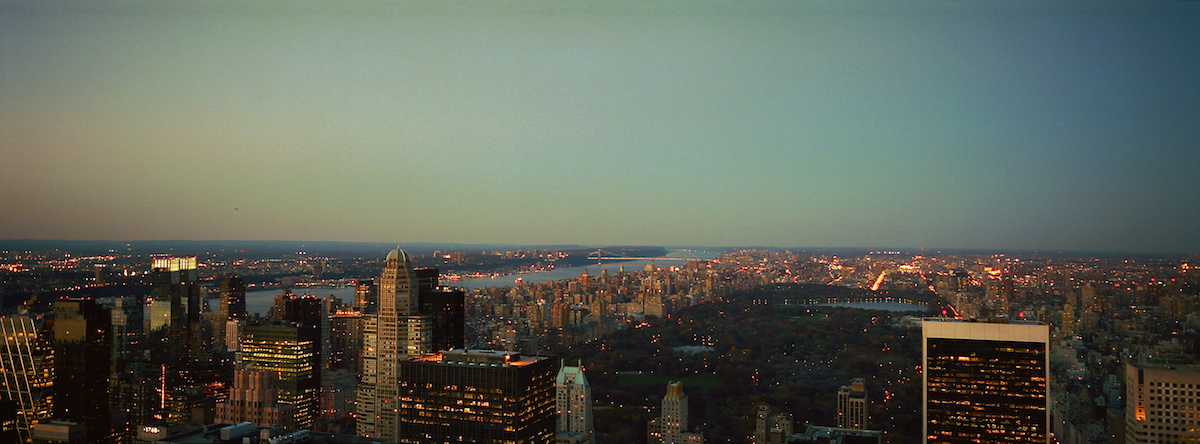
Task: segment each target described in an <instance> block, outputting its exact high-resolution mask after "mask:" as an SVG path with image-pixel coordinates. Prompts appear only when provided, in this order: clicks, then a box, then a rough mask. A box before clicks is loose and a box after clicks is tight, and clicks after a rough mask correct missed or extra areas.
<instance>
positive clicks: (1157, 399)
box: [1125, 359, 1200, 444]
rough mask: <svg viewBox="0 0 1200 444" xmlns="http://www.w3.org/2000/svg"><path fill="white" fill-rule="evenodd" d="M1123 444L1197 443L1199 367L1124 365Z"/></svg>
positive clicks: (1150, 362) (1183, 364)
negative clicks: (1124, 443)
mask: <svg viewBox="0 0 1200 444" xmlns="http://www.w3.org/2000/svg"><path fill="white" fill-rule="evenodd" d="M1125 402H1126V405H1125V437H1126V438H1125V442H1126V443H1129V444H1141V443H1174V442H1197V441H1200V428H1198V425H1200V424H1198V423H1200V421H1198V420H1197V419H1196V415H1197V413H1196V412H1198V411H1200V365H1194V364H1192V363H1191V361H1182V360H1174V362H1172V360H1168V359H1153V360H1142V361H1141V362H1138V363H1136V364H1134V363H1128V364H1125Z"/></svg>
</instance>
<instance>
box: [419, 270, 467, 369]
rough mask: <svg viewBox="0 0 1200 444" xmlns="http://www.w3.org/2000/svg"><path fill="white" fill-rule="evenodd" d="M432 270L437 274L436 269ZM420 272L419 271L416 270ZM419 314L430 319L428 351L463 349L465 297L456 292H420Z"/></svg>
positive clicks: (434, 290)
mask: <svg viewBox="0 0 1200 444" xmlns="http://www.w3.org/2000/svg"><path fill="white" fill-rule="evenodd" d="M429 270H433V272H434V273H437V272H438V270H437V269H432V268H431V269H429ZM418 271H420V270H418ZM420 299H421V304H420V305H421V314H422V315H427V316H429V319H430V325H429V328H430V331H429V340H430V350H431V351H445V350H452V349H456V348H459V349H461V348H465V347H466V344H467V338H466V304H465V300H466V295H464V294H463V292H462V291H458V290H437V289H430V290H429V291H424V290H422V291H421V293H420Z"/></svg>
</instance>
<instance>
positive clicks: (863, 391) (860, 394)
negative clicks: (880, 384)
mask: <svg viewBox="0 0 1200 444" xmlns="http://www.w3.org/2000/svg"><path fill="white" fill-rule="evenodd" d="M837 426H838V427H840V428H843V429H862V430H866V428H867V384H866V381H864V380H863V379H862V378H855V379H854V380H852V381H850V385H843V386H842V387H841V388H839V389H838V396H837Z"/></svg>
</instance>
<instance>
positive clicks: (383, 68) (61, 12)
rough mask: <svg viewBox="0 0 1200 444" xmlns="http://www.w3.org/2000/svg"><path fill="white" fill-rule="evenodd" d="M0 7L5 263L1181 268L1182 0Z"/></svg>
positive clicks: (1184, 210)
mask: <svg viewBox="0 0 1200 444" xmlns="http://www.w3.org/2000/svg"><path fill="white" fill-rule="evenodd" d="M77 3H82V2H58V1H19V2H18V1H10V0H0V239H26V238H28V239H102V240H161V239H196V240H309V241H363V242H397V243H409V242H449V243H505V244H525V245H533V244H580V245H635V244H641V245H665V246H673V245H690V246H772V247H793V248H805V247H808V248H819V247H869V248H875V247H878V248H931V249H946V248H972V249H1007V250H1013V249H1020V250H1071V251H1124V252H1166V253H1200V180H1198V178H1200V175H1198V174H1197V172H1198V171H1200V81H1198V79H1200V57H1197V54H1200V26H1196V24H1197V23H1200V2H1149V1H1137V2H1104V1H1071V2H1066V1H1061V2H1060V1H1050V2H1045V1H1036V2H1025V1H1012V0H1006V1H994V2H993V1H969V2H958V1H941V2H937V1H931V2H900V1H855V0H849V1H838V2H831V1H811V2H805V1H788V2H774V1H762V2H755V1H734V2H728V1H723V2H714V1H705V0H700V1H687V2H682V1H645V2H642V1H625V0H609V1H578V2H574V1H572V2H563V1H508V0H498V1H489V2H475V1H467V2H458V1H416V2H382V1H380V2H364V1H351V2H328V3H323V2H305V1H283V2H266V1H263V2H253V1H252V2H221V1H217V2H191V1H179V2H166V1H123V2H101V3H98V4H77Z"/></svg>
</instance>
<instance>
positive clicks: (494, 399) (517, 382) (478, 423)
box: [396, 350, 554, 444]
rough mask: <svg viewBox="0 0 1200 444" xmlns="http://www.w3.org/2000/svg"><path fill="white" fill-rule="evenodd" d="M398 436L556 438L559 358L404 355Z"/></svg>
mask: <svg viewBox="0 0 1200 444" xmlns="http://www.w3.org/2000/svg"><path fill="white" fill-rule="evenodd" d="M400 373H401V374H402V375H403V378H402V379H401V380H400V384H399V397H398V403H397V404H396V407H397V409H398V411H399V414H398V415H397V416H398V421H399V422H398V428H399V433H398V434H397V435H398V436H397V438H396V442H398V443H444V442H474V443H480V444H488V443H490V444H503V443H526V444H538V443H545V444H548V443H552V442H554V361H553V360H551V359H548V358H545V357H541V356H521V355H518V354H516V353H511V352H504V351H492V350H451V351H444V352H440V353H432V354H428V355H425V356H421V357H417V358H413V359H409V360H405V361H402V362H400Z"/></svg>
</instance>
